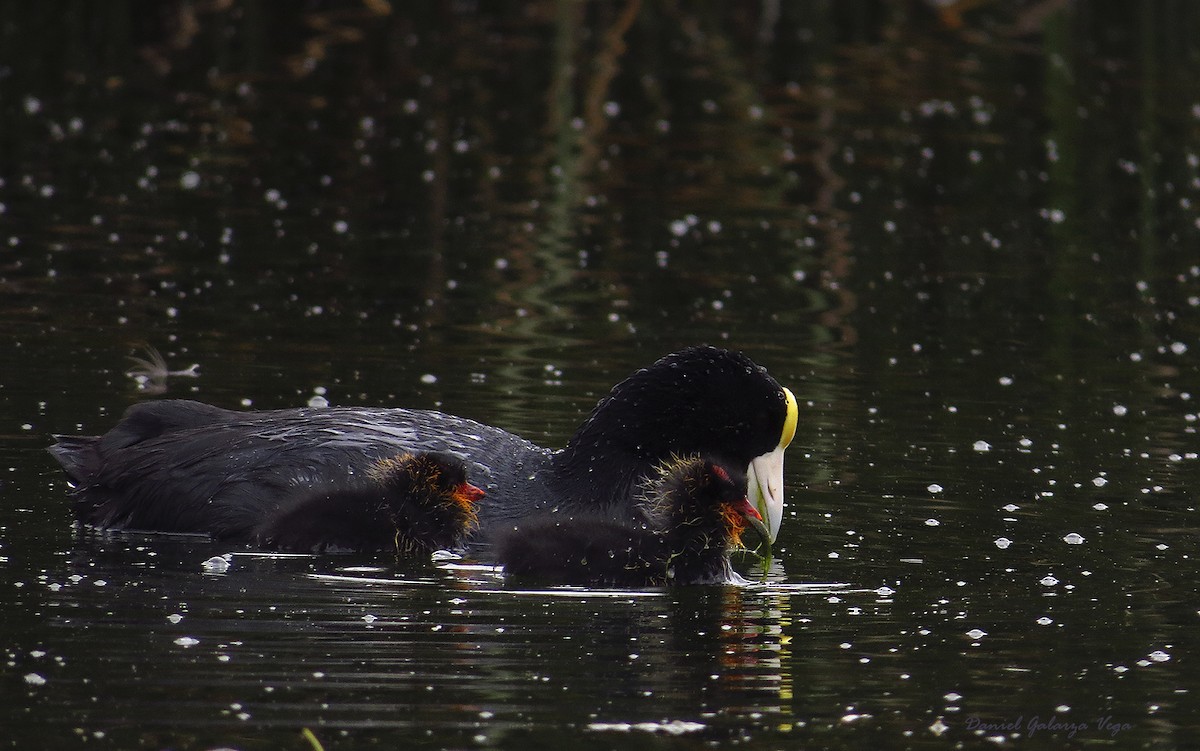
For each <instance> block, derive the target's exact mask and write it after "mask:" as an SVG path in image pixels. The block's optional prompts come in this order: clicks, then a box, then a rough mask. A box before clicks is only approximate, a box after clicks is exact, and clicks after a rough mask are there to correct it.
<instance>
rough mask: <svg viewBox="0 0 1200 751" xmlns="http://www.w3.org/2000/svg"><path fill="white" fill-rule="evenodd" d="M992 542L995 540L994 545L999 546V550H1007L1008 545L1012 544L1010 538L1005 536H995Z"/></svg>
mask: <svg viewBox="0 0 1200 751" xmlns="http://www.w3.org/2000/svg"><path fill="white" fill-rule="evenodd" d="M993 542H995V544H996V547H998V548H1000V549H1001V550H1008V546H1009V545H1012V540H1010V539H1008V538H1007V537H997V538H996V539H995V540H993Z"/></svg>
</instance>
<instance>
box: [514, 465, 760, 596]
mask: <svg viewBox="0 0 1200 751" xmlns="http://www.w3.org/2000/svg"><path fill="white" fill-rule="evenodd" d="M641 503H642V508H641V511H642V512H643V514H644V521H643V522H642V523H637V522H630V521H620V520H617V519H612V518H603V517H589V516H586V515H584V516H575V517H569V518H557V517H555V516H544V517H541V518H538V519H534V520H531V521H530V522H528V523H526V524H522V525H520V526H518V527H516V528H515V529H514V530H513V531H511V532H510V533H509V534H507V535H506V536H504V537H502V538H501V540H500V542H499V545H498V559H499V561H500V563H501V564H502V565H503V566H504V573H505V574H506V575H507V576H510V577H514V578H516V579H518V580H522V579H523V580H536V581H540V582H543V583H548V584H573V585H579V586H607V587H643V586H660V585H664V584H712V583H719V582H727V581H731V580H733V579H734V578H735V574H734V573H733V569H732V567H731V566H730V565H729V552H730V550H731V549H733V548H736V547H739V546H740V545H741V536H742V532H744V531H745V529H746V527H747V526H750V527H753V528H754V530H755V531H756V532H757V533H758V534H759V535H760V536H761V537H762V538H763V539H764V540H766V539H769V538H770V533H769V531H768V530H767V528H766V526H765V525H764V524H763V521H762V516H761V515H760V514H759V513H758V511H757V509H755V508H754V507H753V506H752V505H751V504H750V501H749V500H748V499H747V497H746V476H745V475H744V474H742V473H740V472H738V471H737V470H736V469H733V468H729V467H725V466H722V465H721V464H718V463H716V462H714V461H712V460H710V459H701V458H700V457H690V458H684V459H674V460H671V461H668V462H665V463H664V464H662V465H661V466H660V467H659V469H658V476H657V478H656V479H654V480H653V481H652V482H651V484H650V486H649V488H648V490H647V492H646V493H645V495H644V497H643V498H642V500H641Z"/></svg>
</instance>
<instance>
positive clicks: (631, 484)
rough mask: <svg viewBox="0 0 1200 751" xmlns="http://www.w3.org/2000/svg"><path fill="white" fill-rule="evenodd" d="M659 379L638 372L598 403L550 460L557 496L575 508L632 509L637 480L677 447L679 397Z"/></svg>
mask: <svg viewBox="0 0 1200 751" xmlns="http://www.w3.org/2000/svg"><path fill="white" fill-rule="evenodd" d="M662 376H663V372H662V368H658V372H654V370H653V369H647V370H640V371H638V372H637V373H634V374H633V375H632V376H630V377H629V378H627V379H626V380H624V381H622V382H621V383H619V384H617V385H616V386H615V387H614V388H613V390H612V391H611V392H609V394H608V395H607V396H605V397H604V398H603V399H601V400H600V402H599V404H597V405H596V407H595V409H593V410H592V414H591V415H590V416H589V417H588V419H587V421H586V422H584V423H583V425H581V426H580V428H579V430H578V431H576V433H575V435H574V436H573V437H572V438H571V440H570V441H569V442H568V443H567V446H566V448H564V449H563V450H562V451H560V452H558V453H557V454H556V455H555V456H554V459H553V460H552V462H553V472H554V475H555V477H554V482H555V484H557V485H559V492H562V493H565V494H567V495H568V496H569V497H570V500H571V501H573V502H575V503H582V504H589V503H591V504H601V505H608V504H614V503H615V504H630V503H632V501H633V496H634V495H635V492H636V489H637V485H638V483H639V481H640V480H641V479H642V475H643V474H644V473H645V472H646V471H647V470H648V469H649V468H650V467H653V466H654V465H655V464H657V463H658V462H659V461H662V460H664V459H667V458H669V457H670V455H671V454H672V453H673V452H674V451H675V445H674V444H675V443H676V442H677V441H678V436H676V435H674V434H675V433H676V432H677V431H678V430H679V425H678V421H679V420H678V415H675V416H674V417H672V411H673V410H672V406H678V405H676V404H675V402H676V401H677V400H678V398H679V397H678V394H677V393H676V392H677V390H676V389H672V388H671V384H670V382H669V380H667V379H665V378H663V377H662ZM674 411H676V412H677V411H678V409H676V410H674ZM563 500H566V499H565V498H564V499H563Z"/></svg>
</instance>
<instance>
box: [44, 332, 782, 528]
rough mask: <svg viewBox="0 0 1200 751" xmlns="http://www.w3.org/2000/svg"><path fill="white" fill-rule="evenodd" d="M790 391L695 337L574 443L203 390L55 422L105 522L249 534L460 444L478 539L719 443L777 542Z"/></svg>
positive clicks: (622, 496) (64, 459) (434, 418)
mask: <svg viewBox="0 0 1200 751" xmlns="http://www.w3.org/2000/svg"><path fill="white" fill-rule="evenodd" d="M796 418H797V408H796V400H795V398H794V397H793V396H792V393H791V392H790V391H788V390H787V389H785V388H783V387H782V386H780V385H779V383H778V382H777V381H776V380H775V379H774V378H772V377H771V376H770V375H768V374H767V371H766V370H765V369H763V368H762V367H759V366H758V365H755V364H754V362H752V361H751V360H750V359H749V358H748V357H746V356H745V355H742V354H738V353H734V352H729V351H726V350H722V349H717V348H714V347H694V348H690V349H686V350H683V351H681V352H676V353H674V354H671V355H667V356H666V357H664V358H662V359H660V360H659V361H658V362H656V363H654V364H653V365H651V366H650V367H648V368H644V369H642V370H639V371H637V372H636V373H634V374H633V375H631V376H629V377H628V378H626V379H625V380H624V381H622V382H621V383H619V384H617V385H616V386H615V387H614V388H613V389H612V391H611V392H609V394H608V395H607V396H605V397H604V398H603V399H601V400H600V402H599V403H598V404H597V405H596V407H595V409H593V410H592V413H591V415H590V416H589V417H588V419H587V420H586V421H585V422H584V423H583V425H581V426H580V427H579V429H578V430H577V431H576V433H575V435H574V436H572V438H571V439H570V441H569V442H568V443H567V445H566V447H565V448H563V449H560V450H558V451H551V450H548V449H544V448H541V447H538V446H535V445H534V444H532V443H530V442H529V441H526V440H524V439H522V438H519V437H517V436H515V435H513V434H511V433H508V432H505V431H503V430H500V429H499V428H494V427H491V426H488V425H483V424H481V423H478V422H475V421H473V420H467V419H463V418H461V417H453V416H451V415H446V414H442V413H440V412H431V411H425V410H411V409H371V408H361V407H331V408H305V409H282V410H270V411H259V412H239V411H233V410H226V409H221V408H218V407H213V406H209V405H207V404H200V403H198V402H192V401H182V400H169V401H154V402H145V403H142V404H137V405H134V406H133V407H131V408H130V409H129V410H128V411H127V412H126V413H125V416H124V417H123V419H122V420H121V421H120V422H119V423H117V425H116V426H115V427H113V429H112V430H110V431H109V432H108V433H106V434H104V435H102V436H99V437H91V436H88V437H82V436H75V437H71V436H56V438H57V440H58V443H57V444H55V445H54V446H51V447H50V452H51V453H52V454H53V455H54V456H55V458H57V459H58V461H59V462H60V463H61V464H62V466H63V468H64V469H65V470H66V473H67V476H68V478H70V480H71V482H72V484H73V485H74V490H73V496H74V501H75V511H76V516H77V518H78V519H79V520H80V521H81V522H83V523H85V524H89V525H93V526H96V527H102V528H108V529H139V530H158V531H166V532H208V533H210V534H213V535H217V536H221V537H227V538H228V537H233V538H236V537H243V538H247V539H250V538H252V535H253V531H254V530H255V528H256V527H258V525H259V524H261V523H262V522H263V520H264V519H265V518H266V517H267V516H269V515H270V514H271V513H274V512H275V511H276V510H277V509H278V508H279V507H280V505H281V504H283V503H285V502H288V501H290V500H291V499H293V498H295V497H296V496H297V495H298V494H303V493H304V492H307V491H309V490H311V489H313V488H319V487H323V486H325V485H327V484H328V482H329V479H330V478H337V477H342V476H345V475H346V474H348V473H362V472H366V471H368V470H369V468H370V467H371V466H372V465H373V464H375V462H377V461H378V460H379V459H381V458H384V457H387V456H393V455H395V454H397V453H402V452H406V451H410V452H418V451H435V452H441V453H447V454H450V455H453V456H457V457H459V458H460V459H462V460H463V461H464V462H465V463H466V466H467V477H469V478H470V479H471V481H472V482H473V483H475V484H476V485H479V486H481V487H482V488H483V489H484V490H485V491H486V492H487V500H486V501H485V502H483V503H480V504H479V507H478V511H479V526H478V528H477V534H475V535H474V536H473V539H480V537H482V538H484V539H486V538H488V537H489V536H490V535H491V532H492V531H493V530H494V529H503V528H505V527H506V526H511V524H507V523H508V522H511V521H513V520H515V519H520V518H523V517H526V516H528V515H530V514H533V513H538V512H545V511H550V510H554V509H559V510H573V509H577V510H585V509H607V510H608V511H610V512H613V511H615V512H622V511H626V512H628V513H629V514H630V515H633V512H634V505H635V498H634V495H635V493H634V491H635V490H636V488H637V487H638V485H639V483H641V482H642V481H643V480H644V479H645V478H647V477H648V476H650V474H651V473H652V472H653V471H654V467H655V466H656V465H658V464H659V463H660V462H662V461H664V460H667V459H669V458H670V457H672V456H684V455H691V454H703V455H715V456H720V457H722V458H723V459H724V461H726V462H728V463H729V464H731V465H733V466H736V467H739V468H742V469H744V471H745V473H746V476H747V478H748V481H749V499H750V501H751V503H752V504H753V505H754V506H755V508H757V509H758V511H759V512H760V513H761V514H762V516H763V517H764V519H765V520H766V525H767V529H768V533H769V536H770V538H771V540H772V541H774V539H775V537H776V535H777V534H778V533H779V524H780V521H781V520H782V515H783V453H784V448H785V447H786V446H787V445H788V443H789V442H790V441H791V439H792V435H793V434H794V433H795V429H796Z"/></svg>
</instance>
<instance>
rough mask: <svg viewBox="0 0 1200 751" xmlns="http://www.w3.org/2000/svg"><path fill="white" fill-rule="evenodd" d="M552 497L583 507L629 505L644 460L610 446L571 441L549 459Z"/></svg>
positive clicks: (643, 468) (641, 471)
mask: <svg viewBox="0 0 1200 751" xmlns="http://www.w3.org/2000/svg"><path fill="white" fill-rule="evenodd" d="M550 467H551V474H552V477H551V478H550V479H549V481H548V483H547V484H548V486H549V487H550V488H551V489H552V492H553V493H554V494H555V496H556V497H555V498H554V500H555V501H557V502H561V503H567V504H570V505H578V506H584V507H590V506H612V505H631V504H632V502H633V499H634V495H635V491H636V489H637V486H638V483H639V481H640V480H641V475H642V473H643V472H644V471H645V465H644V462H642V461H640V460H639V458H638V457H637V456H636V455H634V454H632V453H630V452H628V451H624V450H619V449H618V447H616V446H614V445H607V446H605V445H603V444H593V443H589V442H583V443H579V442H576V441H572V442H571V443H570V444H568V446H567V447H566V448H564V449H563V450H562V451H559V452H558V453H557V454H555V455H554V456H553V458H552V459H551V461H550Z"/></svg>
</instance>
